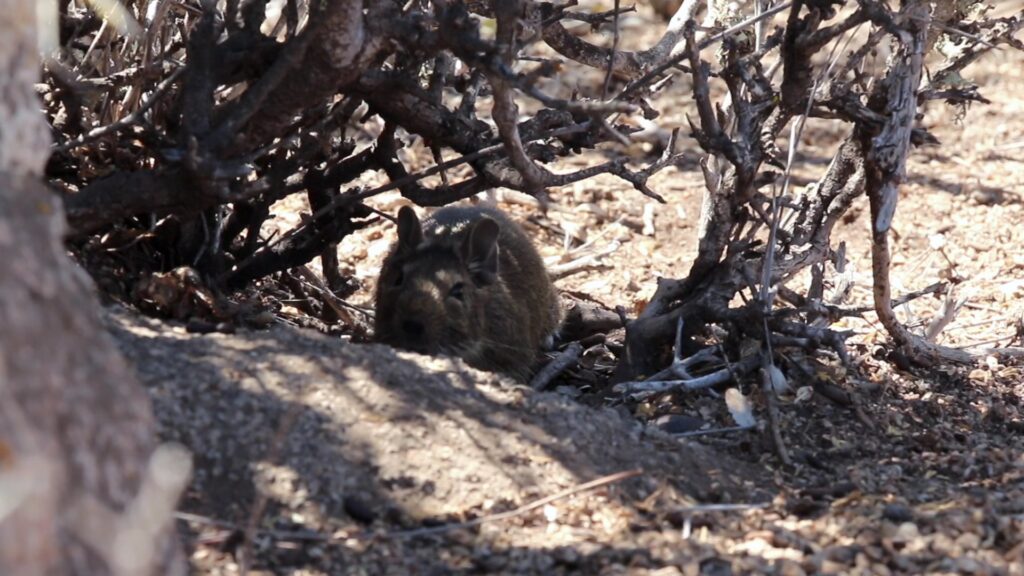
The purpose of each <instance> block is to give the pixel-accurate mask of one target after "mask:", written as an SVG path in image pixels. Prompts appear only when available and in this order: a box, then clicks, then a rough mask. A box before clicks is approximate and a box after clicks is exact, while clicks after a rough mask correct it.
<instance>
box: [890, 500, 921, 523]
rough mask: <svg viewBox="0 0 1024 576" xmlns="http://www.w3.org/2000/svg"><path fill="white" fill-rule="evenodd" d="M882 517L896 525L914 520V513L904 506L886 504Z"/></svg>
mask: <svg viewBox="0 0 1024 576" xmlns="http://www.w3.org/2000/svg"><path fill="white" fill-rule="evenodd" d="M882 517H883V518H885V519H886V520H890V521H892V522H896V523H902V522H910V521H911V520H913V519H914V511H913V510H911V509H910V507H909V506H907V505H906V504H886V505H885V508H883V509H882Z"/></svg>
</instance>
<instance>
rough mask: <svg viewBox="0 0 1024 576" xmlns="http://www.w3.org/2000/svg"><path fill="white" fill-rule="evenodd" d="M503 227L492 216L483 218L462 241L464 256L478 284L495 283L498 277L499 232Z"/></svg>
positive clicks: (474, 281) (475, 282)
mask: <svg viewBox="0 0 1024 576" xmlns="http://www.w3.org/2000/svg"><path fill="white" fill-rule="evenodd" d="M500 231H501V228H500V227H499V226H498V223H497V222H495V221H494V220H492V219H491V218H481V219H480V220H479V221H477V222H476V223H475V224H473V227H472V229H470V231H469V234H468V235H467V236H466V238H465V239H464V240H463V241H462V256H463V258H465V262H466V267H467V268H469V274H470V276H471V277H472V278H473V283H474V284H476V285H477V286H487V285H489V284H493V283H494V282H495V281H497V279H498V233H499V232H500Z"/></svg>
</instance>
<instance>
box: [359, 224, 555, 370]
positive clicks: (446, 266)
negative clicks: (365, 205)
mask: <svg viewBox="0 0 1024 576" xmlns="http://www.w3.org/2000/svg"><path fill="white" fill-rule="evenodd" d="M559 319H560V312H559V306H558V295H557V293H556V292H555V289H554V286H552V284H551V280H550V278H548V273H547V270H546V269H545V268H544V262H543V260H541V257H540V254H538V253H537V250H536V248H534V246H533V244H532V243H531V242H530V239H529V238H527V236H526V234H525V233H524V232H523V230H522V229H521V228H520V227H519V226H518V225H517V224H516V223H515V222H513V221H512V220H510V219H509V218H508V216H506V215H505V214H504V213H502V212H501V211H499V210H495V209H490V208H479V207H451V206H450V207H446V208H442V209H440V210H438V211H437V212H435V213H434V214H433V215H432V216H431V217H430V218H428V219H426V220H425V221H424V222H423V223H422V225H421V223H420V221H419V218H417V217H416V213H415V212H413V210H412V208H409V207H403V208H402V209H401V210H399V212H398V241H397V242H396V243H395V244H394V245H393V246H392V248H391V252H390V254H388V256H387V258H385V260H384V265H383V266H382V268H381V273H380V277H379V278H378V280H377V294H376V333H377V339H378V340H380V341H381V342H385V343H387V344H391V345H392V346H395V347H398V348H405V349H407V350H414V351H417V352H424V353H428V354H437V353H444V354H452V355H456V356H460V357H461V358H463V359H464V360H465V361H466V362H467V363H468V364H469V365H470V366H474V367H476V368H480V369H483V370H490V371H493V372H502V373H505V374H508V375H510V376H512V377H514V378H516V379H518V380H520V381H525V380H526V379H527V378H528V377H529V375H530V370H531V367H532V364H533V362H534V360H536V358H537V352H538V350H539V349H540V347H541V344H542V343H543V342H544V341H545V340H546V339H547V338H548V337H549V336H551V335H552V333H553V332H554V330H555V329H556V328H557V326H558V322H559Z"/></svg>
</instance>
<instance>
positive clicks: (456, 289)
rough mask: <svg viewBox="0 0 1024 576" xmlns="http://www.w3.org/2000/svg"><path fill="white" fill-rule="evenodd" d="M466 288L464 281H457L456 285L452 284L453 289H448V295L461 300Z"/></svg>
mask: <svg viewBox="0 0 1024 576" xmlns="http://www.w3.org/2000/svg"><path fill="white" fill-rule="evenodd" d="M464 288H465V286H464V285H463V284H462V282H456V283H455V284H454V285H452V287H451V289H450V290H448V296H450V297H452V298H455V299H456V300H458V301H460V302H461V301H462V298H463V293H462V291H463V289H464Z"/></svg>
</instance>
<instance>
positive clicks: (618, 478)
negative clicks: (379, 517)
mask: <svg viewBox="0 0 1024 576" xmlns="http://www.w3.org/2000/svg"><path fill="white" fill-rule="evenodd" d="M641 474H643V470H640V469H639V468H638V469H636V470H626V471H625V472H616V473H615V474H609V475H608V476H602V477H600V478H597V479H596V480H591V481H590V482H587V483H585V484H580V485H578V486H573V487H572V488H566V489H565V490H562V491H561V492H558V493H555V494H552V495H551V496H546V497H544V498H541V499H539V500H534V501H533V502H530V503H529V504H524V505H523V506H520V507H519V508H516V509H515V510H509V511H508V512H499V513H498V514H490V515H488V516H481V517H480V518H474V519H472V520H467V521H465V522H456V523H454V524H443V525H441V526H429V527H426V528H414V529H412V530H399V531H397V532H388V533H387V534H384V536H383V537H384V538H411V537H416V536H426V535H429V534H441V533H443V532H451V531H453V530H461V529H463V528H472V527H474V526H479V525H481V524H485V523H487V522H496V521H498V520H507V519H509V518H515V517H516V516H522V515H523V514H526V513H527V512H530V511H532V510H536V509H537V508H540V507H542V506H544V505H545V504H550V503H552V502H554V501H556V500H561V499H563V498H567V497H569V496H572V495H574V494H579V493H580V492H587V491H589V490H593V489H595V488H600V487H602V486H607V485H608V484H614V483H616V482H622V481H623V480H628V479H630V478H633V477H635V476H639V475H641Z"/></svg>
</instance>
